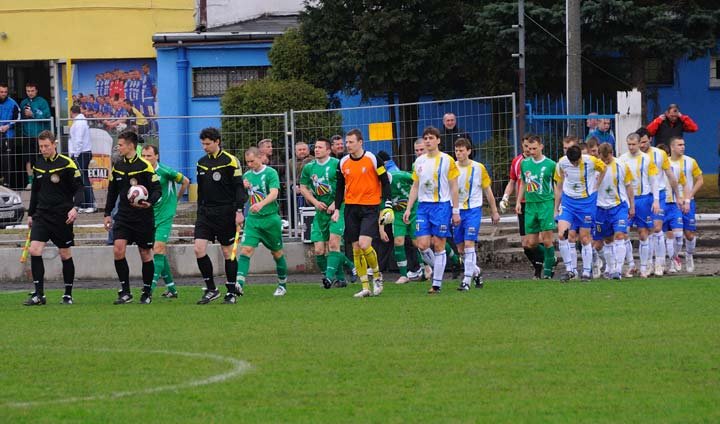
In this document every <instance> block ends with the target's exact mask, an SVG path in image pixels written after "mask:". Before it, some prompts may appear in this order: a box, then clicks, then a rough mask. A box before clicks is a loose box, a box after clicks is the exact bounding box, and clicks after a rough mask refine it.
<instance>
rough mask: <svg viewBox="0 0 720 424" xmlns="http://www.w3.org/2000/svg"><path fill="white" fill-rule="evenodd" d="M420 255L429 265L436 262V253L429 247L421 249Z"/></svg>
mask: <svg viewBox="0 0 720 424" xmlns="http://www.w3.org/2000/svg"><path fill="white" fill-rule="evenodd" d="M420 256H421V257H422V260H423V262H425V264H427V265H430V266H433V264H434V263H435V253H434V252H433V250H432V249H431V248H429V247H428V248H427V249H425V250H421V251H420Z"/></svg>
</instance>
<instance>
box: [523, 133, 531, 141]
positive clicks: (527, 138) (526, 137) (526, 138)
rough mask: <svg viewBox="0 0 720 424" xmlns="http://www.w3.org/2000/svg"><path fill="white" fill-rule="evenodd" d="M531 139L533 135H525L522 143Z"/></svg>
mask: <svg viewBox="0 0 720 424" xmlns="http://www.w3.org/2000/svg"><path fill="white" fill-rule="evenodd" d="M530 137H532V134H530V133H527V134H525V135H524V136H523V138H522V140H521V141H526V140H530Z"/></svg>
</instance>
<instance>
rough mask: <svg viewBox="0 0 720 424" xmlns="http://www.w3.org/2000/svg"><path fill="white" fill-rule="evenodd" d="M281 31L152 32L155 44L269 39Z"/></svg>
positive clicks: (280, 33)
mask: <svg viewBox="0 0 720 424" xmlns="http://www.w3.org/2000/svg"><path fill="white" fill-rule="evenodd" d="M282 34H283V33H282V32H239V31H230V32H164V33H158V34H154V35H153V37H152V41H153V43H155V44H176V43H177V42H179V41H181V42H183V43H214V42H228V41H269V40H273V39H274V38H276V37H279V36H281V35H282Z"/></svg>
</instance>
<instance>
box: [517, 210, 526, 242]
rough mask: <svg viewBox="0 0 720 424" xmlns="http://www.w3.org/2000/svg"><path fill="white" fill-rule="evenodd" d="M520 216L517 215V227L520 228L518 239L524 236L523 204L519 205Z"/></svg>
mask: <svg viewBox="0 0 720 424" xmlns="http://www.w3.org/2000/svg"><path fill="white" fill-rule="evenodd" d="M520 212H522V213H521V214H520V215H518V216H517V217H518V226H519V227H520V237H522V236H524V235H525V202H522V203H521V204H520Z"/></svg>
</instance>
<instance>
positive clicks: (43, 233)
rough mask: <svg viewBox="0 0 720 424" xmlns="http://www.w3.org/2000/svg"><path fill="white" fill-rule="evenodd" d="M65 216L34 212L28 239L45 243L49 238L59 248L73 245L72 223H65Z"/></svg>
mask: <svg viewBox="0 0 720 424" xmlns="http://www.w3.org/2000/svg"><path fill="white" fill-rule="evenodd" d="M66 220H67V216H62V215H57V216H51V215H48V216H43V215H39V214H36V216H34V217H33V222H32V224H33V225H32V228H31V229H30V240H35V241H41V242H43V243H46V242H47V241H48V240H51V241H52V242H53V244H55V246H57V247H58V248H60V249H64V248H68V247H71V246H74V245H75V235H74V234H73V225H72V224H66V223H65V221H66Z"/></svg>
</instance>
